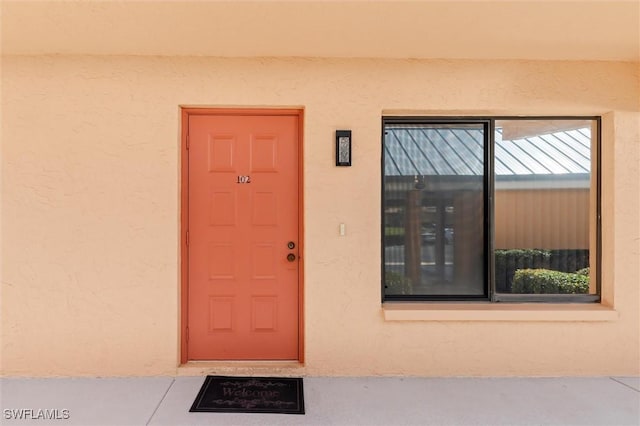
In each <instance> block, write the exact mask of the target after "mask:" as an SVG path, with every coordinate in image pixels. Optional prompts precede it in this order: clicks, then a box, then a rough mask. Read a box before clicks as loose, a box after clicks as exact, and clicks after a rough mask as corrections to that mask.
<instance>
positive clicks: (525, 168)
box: [384, 125, 591, 177]
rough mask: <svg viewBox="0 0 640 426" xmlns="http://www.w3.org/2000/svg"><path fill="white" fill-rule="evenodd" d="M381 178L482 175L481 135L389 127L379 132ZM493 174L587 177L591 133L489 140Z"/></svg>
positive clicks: (499, 134)
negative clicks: (382, 138)
mask: <svg viewBox="0 0 640 426" xmlns="http://www.w3.org/2000/svg"><path fill="white" fill-rule="evenodd" d="M385 131H386V133H385V144H384V145H385V146H384V151H385V152H384V155H385V162H384V172H385V175H386V176H413V175H426V176H429V175H431V176H433V175H441V176H465V175H466V176H470V175H476V176H477V175H482V174H483V135H482V131H481V130H479V129H472V128H465V127H460V128H454V127H447V128H444V127H443V128H436V127H425V126H415V125H413V126H412V125H406V126H405V125H393V126H388V127H386V129H385ZM495 139H496V142H495V171H496V175H498V176H503V177H508V176H512V177H516V176H527V175H529V176H531V175H536V176H537V175H572V174H580V175H583V176H585V175H588V173H589V171H590V169H591V154H590V153H591V129H589V128H583V129H576V130H567V131H561V132H554V133H548V134H543V135H538V136H532V137H526V138H522V139H514V140H503V139H502V130H501V129H497V130H496V135H495Z"/></svg>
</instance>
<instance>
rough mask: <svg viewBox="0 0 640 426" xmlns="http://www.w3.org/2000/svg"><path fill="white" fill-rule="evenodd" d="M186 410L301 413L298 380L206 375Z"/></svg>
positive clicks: (302, 406) (300, 384)
mask: <svg viewBox="0 0 640 426" xmlns="http://www.w3.org/2000/svg"><path fill="white" fill-rule="evenodd" d="M189 411H190V412H218V413H280V414H304V393H303V391H302V379H301V378H291V377H229V376H207V378H206V379H205V381H204V384H203V385H202V388H200V392H198V396H197V397H196V400H195V401H194V402H193V405H192V406H191V409H190V410H189Z"/></svg>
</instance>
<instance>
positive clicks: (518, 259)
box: [495, 249, 551, 293]
mask: <svg viewBox="0 0 640 426" xmlns="http://www.w3.org/2000/svg"><path fill="white" fill-rule="evenodd" d="M550 258H551V252H550V251H549V250H537V249H512V250H496V251H495V259H496V263H495V265H496V267H495V277H496V290H497V291H498V292H500V293H501V292H505V293H510V292H511V282H512V281H513V275H514V274H515V272H516V270H518V269H538V268H548V267H549V261H550Z"/></svg>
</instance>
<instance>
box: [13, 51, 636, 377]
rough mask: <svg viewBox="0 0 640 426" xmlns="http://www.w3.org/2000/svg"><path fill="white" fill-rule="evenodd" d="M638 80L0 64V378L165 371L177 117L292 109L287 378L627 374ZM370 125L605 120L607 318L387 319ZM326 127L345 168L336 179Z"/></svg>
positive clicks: (495, 72) (182, 62)
mask: <svg viewBox="0 0 640 426" xmlns="http://www.w3.org/2000/svg"><path fill="white" fill-rule="evenodd" d="M638 78H639V74H638V67H637V64H631V63H607V62H517V61H486V62H483V61H428V60H373V59H372V60H367V59H362V60H338V59H336V60H329V59H326V60H323V59H216V58H205V57H202V58H197V57H173V58H170V57H166V58H159V57H119V56H113V57H109V56H105V57H83V56H69V57H66V56H38V57H35V56H34V57H30V56H8V57H3V58H2V294H1V296H2V335H1V339H2V341H1V345H2V349H1V351H2V352H1V362H2V366H1V367H2V373H3V374H5V375H25V376H50V375H92V376H93V375H100V376H112V375H161V374H175V373H176V371H177V367H178V364H179V321H178V319H179V309H180V308H179V306H180V300H179V275H180V258H179V256H180V250H179V229H180V202H179V200H180V198H179V196H180V155H181V154H180V152H181V150H180V108H179V107H180V106H181V105H183V106H240V107H252V106H255V107H300V108H304V160H303V161H304V223H305V247H304V250H305V271H304V276H305V283H304V289H305V305H304V315H305V321H306V322H305V334H304V337H305V366H304V367H303V368H301V369H299V370H298V371H299V372H301V373H303V374H310V375H428V376H446V375H464V376H466V375H492V376H495V375H500V376H501V375H544V376H554V375H601V374H602V375H604V374H609V375H613V374H619V375H622V374H626V375H630V374H639V373H640V370H639V368H640V367H639V364H638V359H639V357H640V341H639V336H640V317H639V312H640V293H639V285H638V283H639V282H640V266H639V265H640V248H639V247H640V220H639V218H638V211H640V204H639V198H640V195H639V194H640V177H639V174H638V169H639V168H640V167H639V166H640V161H639V152H640V142H639V141H640V134H639V133H640V131H639V127H640V113H639V112H638V111H639V110H640V109H639V105H638V103H639V98H640V89H639V80H638ZM384 114H407V115H422V114H424V115H426V114H429V115H442V114H446V115H456V114H460V115H483V114H498V115H603V198H604V200H603V201H604V202H603V277H604V279H603V284H602V285H603V295H604V301H605V303H606V304H607V305H609V306H612V307H613V308H614V309H615V310H616V311H617V312H618V314H619V315H618V319H617V320H614V321H606V322H581V321H571V322H537V321H529V322H518V321H513V322H510V321H500V322H493V321H483V322H476V321H446V322H444V321H443V322H439V321H408V322H386V321H385V320H384V317H383V314H382V309H381V303H380V250H381V248H380V203H381V200H380V158H381V141H380V140H381V137H380V132H381V116H382V115H384ZM342 128H346V129H351V130H352V131H353V144H354V145H353V167H350V168H336V167H335V166H334V151H333V132H334V130H335V129H342ZM339 223H345V224H346V235H345V236H340V235H339V233H338V225H339Z"/></svg>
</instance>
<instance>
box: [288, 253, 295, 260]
mask: <svg viewBox="0 0 640 426" xmlns="http://www.w3.org/2000/svg"><path fill="white" fill-rule="evenodd" d="M287 260H288V261H289V262H293V261H294V260H296V255H295V254H293V253H289V254H288V255H287Z"/></svg>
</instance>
